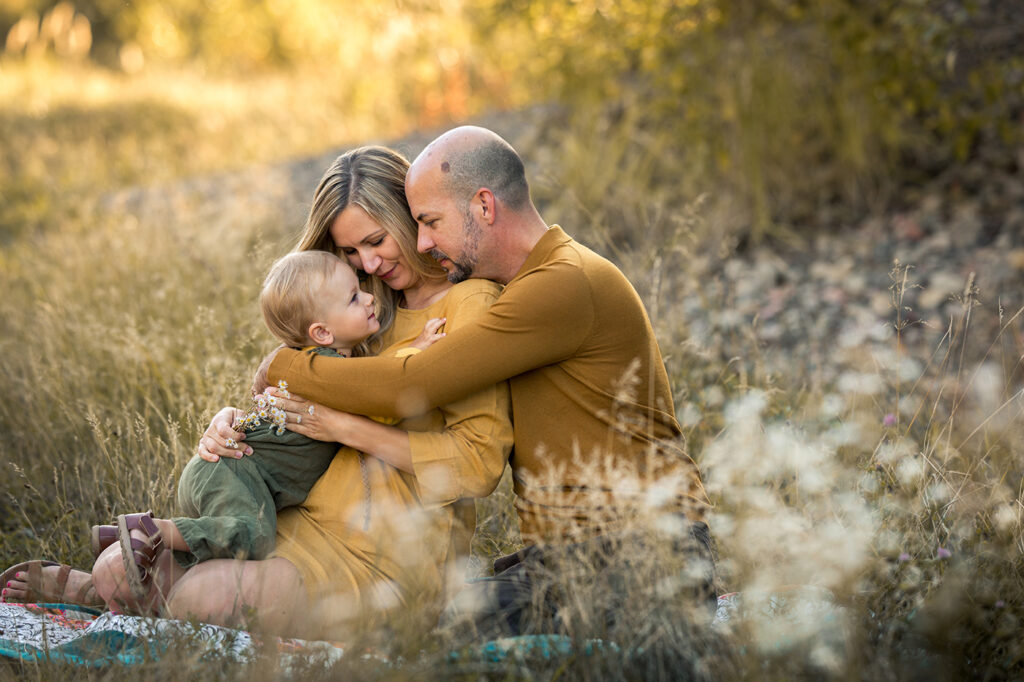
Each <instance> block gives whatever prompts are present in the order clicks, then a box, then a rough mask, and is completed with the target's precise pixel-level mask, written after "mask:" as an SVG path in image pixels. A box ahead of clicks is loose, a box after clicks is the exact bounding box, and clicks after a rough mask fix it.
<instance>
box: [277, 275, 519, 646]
mask: <svg viewBox="0 0 1024 682" xmlns="http://www.w3.org/2000/svg"><path fill="white" fill-rule="evenodd" d="M499 293H500V287H499V286H498V285H496V284H494V283H493V282H488V281H484V280H467V281H465V282H462V283H460V284H457V285H455V286H453V287H452V288H451V289H450V290H449V291H448V293H447V294H446V295H445V296H444V298H442V299H441V300H439V301H436V302H435V303H434V304H432V305H431V306H429V307H427V308H425V309H423V310H407V309H399V310H398V312H397V316H396V320H395V323H394V324H393V325H392V327H391V329H390V330H388V331H387V333H386V334H385V336H384V339H383V341H384V345H385V347H384V348H383V349H382V350H381V354H393V353H394V352H395V350H396V349H397V348H400V347H402V346H407V345H408V344H409V343H411V342H412V341H413V340H415V339H416V337H417V336H419V334H420V332H421V331H422V330H423V325H424V324H425V323H426V322H427V320H429V319H430V318H433V317H445V318H447V322H446V323H445V331H446V332H449V333H450V332H452V331H454V330H456V329H458V328H459V327H461V326H464V325H465V324H467V323H468V322H470V321H472V320H473V319H475V318H477V317H479V316H480V315H482V314H483V313H484V312H486V310H487V309H488V308H489V307H490V305H491V303H493V302H494V300H495V299H496V298H497V296H498V294H499ZM446 341H447V339H441V340H440V341H438V342H437V343H436V344H435V345H436V346H439V347H440V348H442V349H443V347H444V345H445V342H446ZM336 390H337V391H339V392H344V391H345V386H344V385H338V386H337V387H336ZM300 395H301V394H300ZM406 400H408V401H410V404H415V401H417V400H418V397H417V396H416V395H412V394H411V395H408V396H406ZM398 426H399V427H400V428H403V429H405V430H407V431H409V432H410V434H409V435H410V445H411V449H412V462H413V470H414V474H409V473H406V472H403V471H401V470H399V469H396V468H394V467H392V466H390V465H388V464H386V463H385V462H382V461H381V460H379V459H377V458H375V457H372V456H369V455H361V454H360V453H358V452H357V451H355V450H353V449H351V448H348V447H343V448H341V450H339V451H338V453H337V454H336V455H335V457H334V459H333V461H332V462H331V465H330V467H329V468H328V469H327V471H326V473H324V475H323V476H322V477H321V478H320V479H319V480H318V481H317V483H316V484H315V485H314V486H313V489H312V490H311V491H310V493H309V496H308V497H307V498H306V501H305V502H304V503H303V504H302V505H300V506H298V507H291V508H288V509H284V510H282V511H281V512H280V513H279V515H278V522H277V548H276V550H275V552H274V556H279V557H283V558H285V559H287V560H288V561H290V562H291V563H292V564H294V565H295V566H296V568H298V570H299V572H300V573H301V575H302V578H303V583H304V585H305V588H306V591H307V594H308V595H309V598H310V605H311V606H310V608H311V613H310V617H311V618H317V619H320V621H322V622H323V623H324V625H325V626H327V627H329V623H337V622H341V621H344V620H346V619H347V618H349V617H351V616H354V615H357V614H359V615H365V614H366V613H367V612H368V611H377V610H381V611H390V610H391V609H394V608H395V607H403V608H417V609H419V610H423V609H426V610H428V611H429V610H431V609H432V608H437V607H439V605H440V603H441V601H442V599H443V596H444V594H445V592H446V591H447V590H448V589H450V588H451V587H452V586H454V585H456V584H458V583H460V582H461V581H462V576H461V575H459V573H461V572H462V569H463V568H464V566H463V565H462V562H461V561H460V559H465V558H467V557H468V550H469V540H470V538H471V536H472V532H473V524H474V523H475V520H474V519H475V517H474V511H473V503H472V500H461V501H460V499H459V498H465V497H479V496H484V495H487V494H489V493H490V492H491V491H492V490H493V489H494V487H495V486H496V485H497V482H498V479H499V478H500V477H501V473H502V471H503V470H504V466H505V462H506V460H507V458H508V455H509V452H510V450H511V448H512V424H511V418H510V403H509V394H508V386H507V384H506V383H505V382H501V383H499V384H497V385H496V386H491V387H489V388H485V389H483V390H481V391H479V392H477V393H475V394H473V395H471V396H469V397H467V398H464V399H462V400H458V401H456V402H453V403H450V404H447V405H444V406H442V407H440V408H437V409H434V410H431V411H430V412H428V413H426V414H424V415H422V416H419V417H412V418H408V419H404V420H403V421H401V422H400V423H399V424H398ZM360 458H362V460H363V465H365V466H362V465H361V464H360ZM367 491H369V496H367Z"/></svg>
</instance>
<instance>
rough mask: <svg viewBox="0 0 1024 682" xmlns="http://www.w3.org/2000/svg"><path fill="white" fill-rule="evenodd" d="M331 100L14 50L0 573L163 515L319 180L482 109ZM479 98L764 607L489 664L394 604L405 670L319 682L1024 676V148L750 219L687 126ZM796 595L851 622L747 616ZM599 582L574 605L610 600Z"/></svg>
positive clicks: (147, 671) (499, 516)
mask: <svg viewBox="0 0 1024 682" xmlns="http://www.w3.org/2000/svg"><path fill="white" fill-rule="evenodd" d="M627 4H628V3H627ZM595 16H596V15H595ZM322 87H323V80H322V79H321V78H320V77H319V76H317V75H308V76H306V77H303V76H302V75H301V73H295V72H290V73H289V74H288V75H280V74H278V75H274V74H270V75H267V74H262V73H261V72H259V73H249V74H246V75H238V76H234V77H230V78H227V77H224V78H221V77H218V76H215V75H210V74H207V73H204V72H202V71H201V70H188V69H175V70H167V71H162V70H160V69H156V68H154V69H149V70H146V71H145V72H143V73H139V74H135V75H131V74H126V73H119V72H116V71H111V70H108V69H103V68H99V67H96V66H94V65H90V64H88V63H68V62H66V61H54V60H50V59H46V58H42V59H37V60H27V59H26V60H20V59H19V60H14V59H7V60H5V61H0V131H2V134H0V191H2V195H3V196H2V201H0V292H2V296H0V381H2V383H3V386H4V388H5V393H6V396H7V397H6V399H4V400H2V401H0V467H2V470H3V474H2V476H0V564H3V565H8V564H12V563H15V562H17V561H21V560H24V559H29V558H54V559H60V560H62V561H66V562H69V563H72V564H73V565H76V566H81V567H86V566H88V565H89V564H90V562H91V561H90V555H89V547H88V541H87V537H88V529H89V526H90V525H91V524H93V523H98V522H105V521H107V520H108V519H110V518H112V517H113V516H115V515H116V514H118V513H123V512H126V511H136V510H140V509H147V508H152V509H154V511H156V513H157V514H164V515H166V514H170V513H172V512H173V510H174V496H175V486H176V476H177V474H178V472H180V470H181V469H182V467H183V466H184V464H185V462H186V461H187V460H188V458H189V457H190V456H191V454H192V453H193V451H194V446H195V442H196V439H197V437H198V435H199V433H200V432H201V431H202V430H203V428H204V427H205V424H206V423H207V422H208V420H209V418H210V417H211V416H212V414H213V413H214V412H215V411H216V410H217V409H218V408H220V407H221V406H223V405H226V404H241V403H242V401H243V400H244V398H245V396H246V393H247V388H248V382H249V378H250V377H251V374H252V371H253V368H254V366H255V364H256V363H257V362H258V359H259V358H260V357H262V355H263V354H264V353H265V352H266V351H267V350H268V349H269V348H270V347H272V346H273V345H274V343H273V341H272V340H271V337H270V336H269V334H268V333H267V332H266V330H265V329H264V328H263V325H262V321H261V320H260V317H259V315H258V309H257V304H256V296H257V293H258V287H259V284H260V282H261V281H262V277H263V273H264V272H265V271H266V268H267V267H268V265H269V264H270V263H271V262H272V261H273V260H274V259H275V258H276V257H277V256H279V255H280V254H282V253H284V252H285V251H287V250H288V249H289V248H290V247H291V245H292V244H293V241H294V239H295V237H296V235H297V234H298V232H299V230H300V229H301V225H302V221H303V219H304V211H305V206H306V202H308V200H309V197H310V195H311V192H312V189H313V185H314V182H315V180H316V178H318V177H319V174H320V172H321V170H322V169H323V168H325V167H326V165H327V163H328V162H329V161H330V160H331V158H333V155H334V154H336V153H338V152H340V151H342V150H344V149H345V148H346V147H347V146H348V145H356V144H362V143H364V142H386V143H392V144H394V145H395V146H397V147H398V148H399V149H400V150H402V151H404V152H405V153H406V154H408V155H414V154H415V153H416V152H417V151H418V150H419V149H420V148H421V146H422V145H423V143H424V142H426V141H427V140H429V139H430V137H431V136H432V135H433V134H434V133H436V132H437V130H438V128H437V127H435V126H438V125H443V124H444V123H445V122H446V121H450V120H451V115H452V114H453V113H456V114H457V113H460V112H459V111H454V112H453V111H448V112H447V113H446V114H444V115H442V114H436V115H434V116H435V117H434V118H429V117H428V118H426V119H423V118H417V117H415V116H405V117H401V116H393V117H391V118H389V119H383V118H381V117H378V116H375V115H374V111H373V109H372V108H369V109H367V108H365V107H364V108H363V109H360V110H359V111H358V112H353V111H346V110H345V108H344V104H345V103H343V102H339V101H337V99H334V98H330V97H324V96H322ZM634 104H635V103H634ZM483 111H484V107H481V106H477V105H474V106H472V107H469V108H468V109H467V110H466V111H465V112H463V113H466V114H471V113H473V112H477V114H478V118H475V119H472V120H475V121H483V122H484V123H485V124H486V125H490V126H492V127H494V128H495V129H496V130H497V131H498V132H499V133H502V134H503V135H505V136H506V137H508V139H509V140H510V141H511V142H512V143H513V144H514V145H515V146H516V147H517V149H518V150H519V152H520V153H521V155H522V156H523V157H524V159H525V160H526V161H527V170H528V176H529V177H530V178H531V181H532V187H533V192H534V197H535V199H536V201H537V203H538V205H539V207H540V209H541V213H542V214H543V215H544V216H545V218H546V219H547V220H548V221H549V222H552V223H555V222H557V223H559V224H561V225H562V226H563V227H565V228H566V229H567V231H569V232H570V233H571V234H573V235H574V236H575V237H576V238H578V239H579V240H580V241H582V242H583V243H585V244H588V245H589V246H591V247H593V248H594V249H596V250H597V251H599V252H601V253H603V254H605V255H607V256H608V257H609V258H611V259H612V260H613V261H615V262H616V263H617V264H618V265H619V266H620V267H621V268H622V269H623V271H624V272H625V273H626V275H627V276H628V277H629V278H630V280H631V281H632V282H633V283H634V285H635V286H636V288H637V290H638V292H639V293H640V295H641V297H642V298H643V300H644V302H645V304H646V305H647V308H648V311H649V313H650V315H651V318H652V321H653V322H654V325H655V328H656V331H657V333H658V336H659V340H660V343H661V347H662V351H663V354H664V356H665V361H666V366H667V368H668V370H669V375H670V377H671V379H672V382H673V386H674V390H675V393H676V408H677V414H678V417H679V420H680V422H681V423H682V424H683V425H684V428H685V431H686V435H687V439H688V444H689V448H690V450H691V452H692V453H693V454H694V457H695V458H696V459H697V461H698V463H699V464H700V465H701V467H702V469H703V471H704V474H705V479H706V484H707V487H708V490H709V492H710V493H711V494H712V497H713V500H714V503H715V509H714V513H713V515H712V518H711V519H710V525H711V528H712V532H713V534H714V536H715V539H716V542H717V549H718V553H719V583H720V585H719V591H720V592H722V593H725V592H740V593H742V594H743V596H744V599H745V600H746V601H745V605H746V607H745V615H744V617H743V618H741V619H737V620H735V621H733V622H732V623H731V625H730V626H728V627H721V628H716V629H713V630H709V629H707V628H702V627H698V626H693V625H690V624H688V623H686V622H685V615H684V613H683V612H682V611H681V610H680V609H681V607H680V606H679V605H677V604H675V603H673V602H672V601H671V600H670V599H665V598H663V597H664V590H662V591H659V589H658V586H656V585H648V584H643V581H642V580H637V581H636V584H631V585H629V586H627V588H628V589H627V591H626V593H625V594H620V595H615V597H616V598H620V599H625V600H626V602H627V603H633V604H640V605H642V608H641V609H640V612H641V613H642V614H643V617H642V618H641V619H640V620H639V621H638V620H636V619H629V620H628V621H624V622H622V623H619V624H617V625H616V626H614V627H612V628H610V629H609V628H607V627H605V626H603V625H602V626H601V627H597V625H594V626H593V627H592V628H591V629H590V630H587V629H586V628H584V629H582V630H581V631H580V635H579V636H580V637H581V638H585V639H592V638H600V639H601V640H602V641H603V642H609V643H613V644H614V646H611V645H610V646H608V647H606V648H600V649H597V650H591V651H590V653H588V654H585V655H584V654H581V653H579V652H578V651H577V653H576V654H574V655H569V656H555V657H552V658H544V657H542V656H538V657H532V658H531V657H526V658H522V659H516V660H510V661H507V662H505V663H503V664H502V665H501V666H497V667H495V666H488V665H486V664H484V663H482V662H467V661H466V660H465V659H453V658H452V657H451V651H452V650H457V649H458V647H459V646H461V645H462V644H464V643H462V642H451V641H447V640H444V639H441V638H439V637H438V636H435V635H433V634H431V633H425V632H422V631H413V630H412V626H411V625H408V626H406V627H403V624H402V623H401V622H397V623H390V624H389V629H388V630H387V631H384V632H382V631H376V630H375V631H366V632H362V633H360V635H359V636H358V638H357V639H356V641H355V644H356V646H354V647H352V648H351V650H353V651H358V650H359V647H360V646H365V647H367V648H370V647H372V648H373V650H374V651H377V652H381V653H382V654H384V655H386V656H387V658H388V659H389V660H390V661H391V664H387V665H385V664H382V663H381V662H380V661H379V660H377V659H375V658H372V657H361V656H352V657H348V658H346V660H345V661H344V663H343V664H337V665H334V666H332V667H327V668H324V667H320V666H318V664H317V662H315V661H311V662H310V669H309V670H307V671H298V672H300V673H301V674H303V676H309V677H311V678H324V679H334V678H344V677H355V678H356V679H408V678H413V677H421V676H424V675H426V676H430V677H437V678H461V679H481V678H483V679H492V678H494V679H506V678H507V679H519V678H523V677H526V678H529V679H544V680H548V679H551V680H553V679H566V678H571V679H615V678H621V679H641V678H646V679H654V678H700V679H734V678H737V677H746V678H753V679H792V678H794V677H809V678H842V679H855V678H865V679H905V678H911V679H916V678H919V677H925V676H927V677H929V678H933V679H958V678H964V677H968V678H981V679H1004V678H1014V677H1019V676H1021V675H1022V674H1024V648H1022V644H1021V641H1022V640H1021V636H1020V634H1021V632H1022V628H1021V618H1024V543H1022V527H1021V518H1022V511H1024V397H1022V395H1024V394H1022V389H1024V312H1022V310H1024V196H1022V192H1021V190H1020V189H1019V188H1020V187H1021V185H1022V183H1021V177H1020V166H1021V163H1022V161H1021V160H1022V159H1024V157H1022V155H1021V153H1020V152H1019V151H1014V150H1013V149H1010V151H1005V150H1004V151H1002V152H1000V155H999V157H998V158H999V160H998V161H996V162H992V163H990V164H988V165H985V163H983V161H984V159H983V160H982V161H978V160H977V159H973V160H970V161H968V162H965V163H964V164H962V165H960V166H957V167H955V168H950V169H949V170H947V171H944V172H942V173H936V174H933V175H931V176H930V177H929V178H928V179H926V180H921V181H920V182H918V183H917V184H914V185H912V186H911V187H910V188H909V189H907V187H905V186H904V187H903V188H902V189H899V190H898V191H899V192H902V194H900V195H899V196H898V197H897V200H896V201H890V202H884V203H882V202H881V200H880V199H879V195H872V196H873V197H874V199H873V200H878V201H879V202H880V203H877V204H874V207H872V202H871V201H868V202H866V203H860V204H858V205H857V209H856V210H852V209H851V210H849V211H847V210H845V209H843V208H842V207H840V208H837V207H836V203H835V202H834V201H832V202H830V201H823V202H822V203H821V204H820V205H817V204H816V205H815V206H816V208H815V211H814V212H812V213H808V214H807V215H805V216H804V217H803V218H801V220H802V221H803V222H802V223H800V224H799V225H797V224H796V223H786V222H785V221H776V222H774V223H772V222H771V221H768V222H763V221H762V222H758V221H759V220H762V219H763V215H761V214H759V213H758V210H760V209H757V206H755V209H751V210H747V209H743V210H740V209H738V208H736V205H738V204H731V203H730V202H731V199H730V197H735V196H739V194H736V193H735V192H737V191H739V190H737V188H736V187H730V186H728V185H727V184H723V185H722V187H721V188H720V191H717V190H716V188H715V187H711V188H707V187H704V186H702V185H701V184H700V183H699V182H697V181H696V180H695V179H694V177H695V176H696V175H698V174H699V173H700V172H701V169H703V168H704V166H701V165H700V163H698V162H700V159H699V158H698V159H695V158H694V157H693V156H690V157H685V156H677V155H674V154H659V153H658V150H659V149H671V148H672V144H673V139H674V138H673V135H674V134H675V131H676V129H674V128H671V127H665V128H659V127H658V126H657V125H652V122H651V118H650V117H649V116H644V115H640V114H638V113H637V108H636V107H626V108H624V109H623V108H618V107H615V106H609V107H604V108H602V107H600V106H595V108H594V111H593V113H592V115H590V116H586V117H580V116H577V115H575V114H577V113H578V112H574V111H572V110H567V108H566V106H565V105H562V104H545V105H541V106H533V107H529V108H523V109H519V110H516V111H512V112H507V113H503V114H493V113H492V114H486V115H485V114H482V113H480V112H483ZM741 114H742V112H741ZM446 116H447V118H446ZM424 121H426V122H427V123H430V125H429V126H426V127H423V126H421V124H422V123H424ZM773 144H774V143H773ZM707 151H708V153H709V154H711V153H713V152H714V150H710V149H709V150H707ZM762 151H766V153H768V152H771V150H770V149H769V150H762ZM1004 159H1011V160H1010V161H1005V160H1004ZM993 169H995V170H993ZM804 170H806V172H807V174H808V175H813V174H814V172H815V169H813V168H807V169H804ZM833 170H834V168H833V167H831V166H829V167H828V168H826V169H825V170H824V171H823V172H832V171H833ZM723 177H724V176H723ZM859 178H860V179H859V180H857V182H862V181H864V182H874V181H875V180H870V179H868V180H865V176H859ZM790 181H791V183H792V184H794V185H798V184H799V179H798V178H796V177H791V178H790ZM722 182H723V183H725V180H722ZM784 184H785V183H782V182H781V181H780V178H778V177H774V178H772V179H771V182H769V183H768V184H766V185H764V186H762V190H765V189H766V188H767V189H766V191H769V192H770V191H773V190H772V187H781V186H784ZM740 189H742V188H740ZM759 191H760V190H759ZM896 191H897V190H887V192H880V193H879V194H886V193H888V194H889V195H891V194H893V193H895V192H896ZM794 196H795V195H794ZM833 199H834V197H833ZM761 208H762V209H763V208H764V207H763V206H762V207H761ZM759 215H760V216H761V217H760V218H759V217H758V216H759ZM744 221H746V222H744ZM737 225H747V226H748V227H749V226H751V225H761V227H760V228H758V229H757V230H754V229H753V228H751V229H749V230H746V231H743V230H740V229H738V228H736V226H737ZM726 227H728V229H726ZM757 235H760V237H758V236H757ZM510 495H511V493H510V490H509V486H508V485H507V481H506V482H505V484H503V485H502V486H501V488H500V489H499V491H498V492H497V493H495V494H494V495H493V496H492V497H491V498H488V499H485V500H481V501H479V502H478V517H479V519H480V522H479V526H478V531H477V537H476V538H475V541H474V551H475V555H476V557H477V560H478V561H477V562H476V563H474V565H473V567H472V570H473V571H476V572H481V573H482V572H486V571H487V568H486V567H487V566H488V562H489V559H490V558H491V557H493V556H494V555H496V554H499V553H502V552H505V551H508V550H511V549H515V548H516V547H517V543H518V535H517V530H516V528H515V521H514V515H513V514H512V513H511V511H510ZM655 560H657V557H653V556H652V557H651V561H655ZM794 586H799V587H800V588H801V589H803V590H805V591H814V593H815V594H826V595H828V599H829V601H830V602H831V603H832V604H834V606H835V608H834V610H831V611H829V613H828V614H811V615H810V616H808V615H806V614H804V616H803V617H795V616H794V617H792V618H786V617H780V616H778V614H774V615H773V614H772V613H771V609H770V608H769V606H768V605H766V603H765V602H763V601H759V600H760V599H762V598H764V597H765V596H766V595H773V594H774V595H779V594H787V593H790V594H791V593H792V590H793V589H794ZM662 587H664V586H662ZM581 589H582V588H581ZM609 589H611V588H609ZM629 590H633V591H629ZM581 595H583V593H581ZM608 597H610V595H607V594H605V595H601V594H592V593H587V594H585V595H583V596H581V597H580V601H581V603H585V604H590V605H591V606H592V608H593V609H595V610H596V609H599V608H600V604H601V603H602V600H603V599H605V598H608ZM595 612H596V611H595ZM579 617H580V619H581V621H580V622H592V621H591V620H588V619H587V614H586V609H583V612H581V614H579ZM411 622H412V621H411ZM293 672H296V671H293ZM283 674H284V671H282V670H281V669H280V668H278V667H277V662H276V661H275V660H274V659H273V657H268V658H267V659H265V660H263V659H261V660H260V661H259V662H258V663H256V664H249V665H244V666H243V665H238V664H231V663H228V662H226V661H223V660H219V659H216V658H214V659H210V658H208V657H205V658H204V657H202V656H200V655H199V653H197V652H195V651H193V650H192V649H190V648H189V645H188V644H187V643H180V644H176V643H172V644H171V652H170V653H165V655H163V656H162V657H160V658H158V659H157V660H155V661H152V662H149V663H146V664H144V665H143V666H142V667H141V668H132V669H125V668H116V667H115V668H111V669H97V670H88V669H84V668H71V667H67V666H65V665H63V664H56V663H44V662H40V663H23V662H15V661H11V660H6V659H5V660H0V676H4V677H6V676H7V675H16V676H18V677H19V679H52V678H56V677H77V678H81V679H96V680H107V679H122V678H125V679H127V678H132V679H134V678H136V677H137V676H139V675H147V676H149V677H151V678H152V679H155V680H161V679H181V678H182V677H186V678H196V679H206V678H211V679H212V678H216V679H257V680H258V679H274V678H277V677H279V676H281V675H283Z"/></svg>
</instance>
